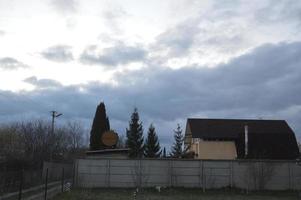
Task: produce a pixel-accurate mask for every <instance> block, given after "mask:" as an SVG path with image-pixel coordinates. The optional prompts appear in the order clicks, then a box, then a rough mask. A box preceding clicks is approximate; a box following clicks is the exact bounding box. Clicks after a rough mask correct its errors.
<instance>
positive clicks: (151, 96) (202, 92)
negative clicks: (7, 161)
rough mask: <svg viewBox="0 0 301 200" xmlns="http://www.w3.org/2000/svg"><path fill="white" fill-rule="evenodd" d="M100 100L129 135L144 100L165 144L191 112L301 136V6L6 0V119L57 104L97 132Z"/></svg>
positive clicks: (2, 108)
mask: <svg viewBox="0 0 301 200" xmlns="http://www.w3.org/2000/svg"><path fill="white" fill-rule="evenodd" d="M100 101H104V102H105V104H106V108H107V113H108V115H109V117H110V122H111V126H112V128H114V129H115V130H117V132H118V133H120V134H124V132H125V128H126V127H127V124H128V121H129V118H130V114H131V112H132V111H133V108H134V107H138V110H139V113H140V116H141V119H142V121H143V124H144V129H145V130H146V129H147V127H148V126H149V124H150V123H154V124H155V126H156V129H157V133H158V134H159V136H160V138H161V143H162V144H163V146H168V145H169V144H170V143H171V142H172V140H173V139H172V134H173V132H172V130H173V129H174V128H175V127H176V124H177V123H180V124H181V125H182V127H183V128H184V127H185V120H186V118H187V117H210V118H251V119H258V118H262V119H284V120H287V122H288V123H289V125H290V126H291V127H292V128H293V130H294V131H295V132H296V134H297V138H299V139H301V1H299V0H277V1H274V0H253V1H239V0H231V1H230V0H208V1H206V0H202V1H200V0H165V1H159V0H152V1H141V0H110V1H109V0H107V1H105V0H104V1H98V0H94V1H93V0H89V1H84V0H43V1H41V0H40V1H38V0H27V1H22V0H0V121H1V122H9V121H16V120H29V119H36V118H42V119H47V120H50V113H49V111H50V110H57V111H59V112H62V113H63V114H64V115H63V116H62V117H60V119H59V120H60V121H68V120H80V121H81V122H82V123H83V124H84V126H85V127H87V132H88V131H89V130H88V129H89V128H90V125H91V123H92V119H93V116H94V113H95V108H96V106H97V104H99V102H100ZM145 132H146V131H145ZM87 134H88V133H87Z"/></svg>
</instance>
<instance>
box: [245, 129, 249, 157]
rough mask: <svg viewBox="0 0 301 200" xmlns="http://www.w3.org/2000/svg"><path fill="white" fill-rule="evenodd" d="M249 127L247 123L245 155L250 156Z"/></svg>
mask: <svg viewBox="0 0 301 200" xmlns="http://www.w3.org/2000/svg"><path fill="white" fill-rule="evenodd" d="M248 134H249V127H248V125H245V157H247V156H248V139H249V135H248Z"/></svg>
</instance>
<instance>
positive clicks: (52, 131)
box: [50, 110, 63, 160]
mask: <svg viewBox="0 0 301 200" xmlns="http://www.w3.org/2000/svg"><path fill="white" fill-rule="evenodd" d="M50 113H51V117H52V121H51V137H53V136H54V119H55V118H57V117H59V116H61V115H63V114H62V113H58V112H57V111H55V110H53V111H50ZM51 146H53V145H51ZM50 148H52V147H50ZM50 160H52V149H51V150H50Z"/></svg>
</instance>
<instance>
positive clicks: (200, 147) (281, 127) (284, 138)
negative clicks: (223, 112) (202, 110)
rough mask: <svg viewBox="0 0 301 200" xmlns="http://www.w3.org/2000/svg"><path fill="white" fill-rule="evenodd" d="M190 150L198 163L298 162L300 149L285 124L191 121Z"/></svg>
mask: <svg viewBox="0 0 301 200" xmlns="http://www.w3.org/2000/svg"><path fill="white" fill-rule="evenodd" d="M184 144H185V147H186V148H189V151H190V152H194V153H195V156H194V157H195V159H274V160H276V159H279V160H289V159H296V158H297V157H298V156H299V149H298V145H297V141H296V137H295V134H294V132H293V130H292V129H291V128H290V127H289V125H288V124H287V123H286V121H284V120H251V119H187V123H186V130H185V140H184Z"/></svg>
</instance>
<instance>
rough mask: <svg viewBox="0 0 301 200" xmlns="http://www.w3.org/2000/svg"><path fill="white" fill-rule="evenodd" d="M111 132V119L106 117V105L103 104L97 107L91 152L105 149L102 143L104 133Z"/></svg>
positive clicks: (92, 131) (91, 135) (91, 139)
mask: <svg viewBox="0 0 301 200" xmlns="http://www.w3.org/2000/svg"><path fill="white" fill-rule="evenodd" d="M109 130H110V122H109V118H108V117H107V115H106V108H105V104H104V103H103V102H101V103H100V104H99V105H98V106H97V109H96V112H95V116H94V120H93V124H92V129H91V132H90V150H100V149H104V148H105V145H104V144H103V143H102V141H101V136H102V134H103V133H104V132H106V131H109Z"/></svg>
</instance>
